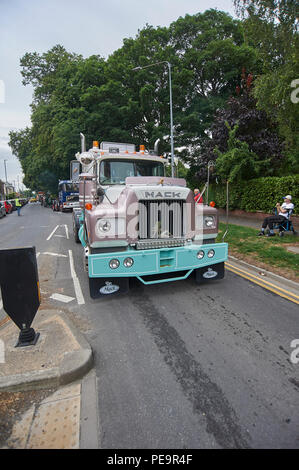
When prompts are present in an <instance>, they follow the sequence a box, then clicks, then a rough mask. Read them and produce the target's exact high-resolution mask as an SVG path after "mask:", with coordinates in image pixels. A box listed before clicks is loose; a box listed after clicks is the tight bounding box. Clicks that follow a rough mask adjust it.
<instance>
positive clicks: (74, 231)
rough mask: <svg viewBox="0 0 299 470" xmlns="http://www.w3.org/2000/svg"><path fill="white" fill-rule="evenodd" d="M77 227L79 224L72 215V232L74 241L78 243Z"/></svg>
mask: <svg viewBox="0 0 299 470" xmlns="http://www.w3.org/2000/svg"><path fill="white" fill-rule="evenodd" d="M79 228H80V224H78V223H77V221H76V218H75V217H74V216H73V234H74V239H75V242H76V243H80V238H79Z"/></svg>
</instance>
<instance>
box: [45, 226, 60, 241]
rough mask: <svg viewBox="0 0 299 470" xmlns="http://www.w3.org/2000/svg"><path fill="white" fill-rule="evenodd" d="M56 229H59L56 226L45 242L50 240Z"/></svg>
mask: <svg viewBox="0 0 299 470" xmlns="http://www.w3.org/2000/svg"><path fill="white" fill-rule="evenodd" d="M58 227H59V225H56V227H55V228H54V230H53V232H51V233H50V235H49V236H48V238H47V241H49V240H50V239H51V238H52V236H53V235H54V233H55V232H56V230H57V229H58Z"/></svg>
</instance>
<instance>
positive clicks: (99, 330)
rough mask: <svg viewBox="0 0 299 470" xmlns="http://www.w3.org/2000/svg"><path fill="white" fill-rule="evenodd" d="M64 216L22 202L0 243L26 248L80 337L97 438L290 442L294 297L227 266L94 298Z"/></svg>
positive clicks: (298, 418) (295, 436) (247, 444)
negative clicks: (90, 375) (92, 383)
mask: <svg viewBox="0 0 299 470" xmlns="http://www.w3.org/2000/svg"><path fill="white" fill-rule="evenodd" d="M71 217H72V216H71V214H70V213H55V212H52V210H51V209H46V208H43V207H41V206H40V205H39V204H38V203H35V204H28V205H27V206H25V207H24V208H23V209H22V217H18V216H17V213H16V212H15V213H13V214H11V215H9V216H8V217H6V218H4V219H1V220H0V248H9V247H16V246H32V245H34V246H35V247H36V252H37V253H38V266H39V278H40V283H41V291H42V299H43V304H42V306H43V305H44V306H45V308H49V307H50V308H58V309H60V310H62V311H66V312H67V313H68V314H69V315H70V317H71V319H72V320H73V321H74V322H75V324H76V326H78V327H79V328H80V329H81V331H82V332H83V333H84V334H85V335H86V338H87V340H88V341H89V342H90V344H91V346H92V348H93V351H94V355H95V371H96V376H97V399H98V412H99V424H100V429H99V436H98V438H99V442H100V447H101V448H103V449H106V448H107V449H114V448H115V449H129V448H130V449H134V448H136V449H138V448H139V449H151V448H160V449H163V448H168V449H194V448H200V449H205V448H294V447H295V448H299V407H298V399H299V364H293V363H292V362H291V360H290V355H291V352H292V348H291V342H292V340H294V339H297V338H299V309H298V305H296V304H295V303H292V302H290V301H288V300H286V299H283V298H281V297H279V296H277V295H275V294H273V293H271V292H269V291H266V290H264V289H263V288H262V287H260V286H258V285H256V284H253V283H251V282H249V281H248V280H246V279H243V278H241V277H239V276H237V275H236V274H234V273H232V272H226V276H225V279H224V280H221V281H215V282H214V283H210V284H205V285H202V286H198V285H196V284H195V282H194V281H193V279H188V280H186V281H177V282H173V283H168V284H160V285H153V286H147V287H146V286H143V285H141V284H140V283H139V282H138V281H133V282H132V283H131V290H130V293H129V294H128V295H126V296H124V297H119V298H114V299H107V300H106V299H105V300H100V301H99V300H97V301H95V300H92V299H90V298H89V292H88V279H87V274H86V273H85V272H84V270H83V262H82V248H81V245H80V244H76V243H75V242H74V240H73V236H72V224H71V220H72V219H71ZM0 306H1V303H0ZM3 318H4V314H3V311H2V316H0V322H1V321H3ZM1 319H2V320H1ZM33 326H34V324H33ZM82 399H83V400H88V397H84V396H83V398H82Z"/></svg>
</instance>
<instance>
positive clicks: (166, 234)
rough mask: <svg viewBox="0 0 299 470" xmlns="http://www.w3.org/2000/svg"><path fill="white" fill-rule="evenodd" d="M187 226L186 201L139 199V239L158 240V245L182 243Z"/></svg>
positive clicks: (177, 244) (178, 244)
mask: <svg viewBox="0 0 299 470" xmlns="http://www.w3.org/2000/svg"><path fill="white" fill-rule="evenodd" d="M186 226H187V210H186V202H185V201H182V200H177V199H174V200H172V199H170V200H166V201H165V200H164V201H152V200H150V201H139V240H140V241H142V240H143V241H145V240H153V241H154V240H155V241H159V242H160V243H159V245H160V246H163V243H162V242H163V241H165V242H166V243H165V245H166V246H169V243H167V242H171V246H180V245H182V244H184V243H183V242H184V237H185V235H186Z"/></svg>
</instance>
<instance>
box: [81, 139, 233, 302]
mask: <svg viewBox="0 0 299 470" xmlns="http://www.w3.org/2000/svg"><path fill="white" fill-rule="evenodd" d="M76 158H77V159H78V160H79V161H80V162H81V164H82V170H83V171H82V174H81V175H80V180H79V201H80V208H81V210H80V212H79V211H78V210H76V213H74V229H75V230H74V233H75V238H76V241H80V242H81V244H82V245H83V250H84V265H85V269H86V271H87V272H88V276H89V286H90V295H91V297H92V298H98V297H107V296H108V295H112V294H117V293H121V292H127V291H128V288H129V279H130V278H132V277H136V278H137V279H139V280H140V281H141V282H142V283H143V284H145V285H150V284H159V283H166V282H172V281H178V280H181V279H186V278H187V277H189V276H190V275H191V274H192V273H195V279H196V281H197V282H203V281H209V280H215V279H221V278H222V277H223V276H224V261H225V260H226V259H227V244H226V243H215V239H216V236H217V233H218V214H217V210H216V209H215V208H213V207H210V206H207V205H204V204H195V201H194V195H193V192H192V191H191V190H190V189H189V188H187V186H186V181H185V180H184V179H182V178H170V177H167V176H165V174H166V172H165V169H166V164H167V160H166V159H164V158H163V157H161V156H159V155H157V154H156V153H155V152H153V151H150V152H148V151H146V150H145V149H144V147H143V146H141V148H140V150H139V151H136V148H135V146H134V145H132V144H122V143H114V142H102V143H101V144H100V146H99V145H98V143H97V142H94V143H93V147H92V148H91V149H90V150H89V151H88V152H86V151H85V148H84V147H83V148H82V152H81V153H78V154H77V155H76ZM75 219H77V220H75Z"/></svg>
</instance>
